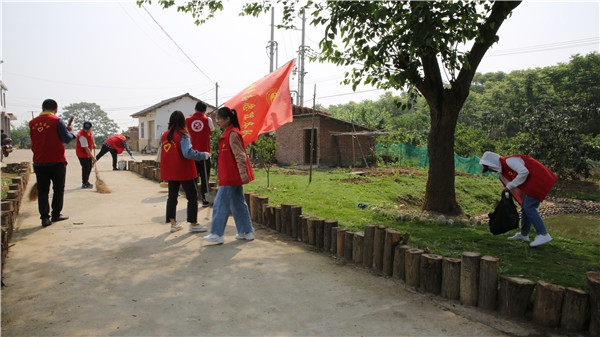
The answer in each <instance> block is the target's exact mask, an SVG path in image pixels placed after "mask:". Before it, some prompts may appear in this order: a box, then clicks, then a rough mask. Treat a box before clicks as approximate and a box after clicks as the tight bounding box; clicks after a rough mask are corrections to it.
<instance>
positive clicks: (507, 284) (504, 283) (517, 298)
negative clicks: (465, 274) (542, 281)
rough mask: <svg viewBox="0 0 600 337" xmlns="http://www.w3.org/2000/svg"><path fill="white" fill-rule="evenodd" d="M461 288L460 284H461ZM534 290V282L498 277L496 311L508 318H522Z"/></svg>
mask: <svg viewBox="0 0 600 337" xmlns="http://www.w3.org/2000/svg"><path fill="white" fill-rule="evenodd" d="M461 286H462V284H461ZM534 288H535V282H533V281H530V280H526V279H522V278H518V277H507V276H500V294H499V298H500V300H499V305H498V311H499V312H500V314H502V315H505V316H509V317H523V316H524V315H525V311H527V305H528V304H529V299H530V298H531V294H532V293H533V289H534Z"/></svg>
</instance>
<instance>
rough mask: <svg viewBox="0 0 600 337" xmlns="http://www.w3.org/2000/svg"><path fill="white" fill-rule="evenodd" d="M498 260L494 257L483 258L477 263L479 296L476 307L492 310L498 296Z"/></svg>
mask: <svg viewBox="0 0 600 337" xmlns="http://www.w3.org/2000/svg"><path fill="white" fill-rule="evenodd" d="M499 267H500V259H499V258H497V257H494V256H484V257H482V258H481V260H480V262H479V294H478V295H477V306H478V307H480V308H483V309H488V310H494V309H495V308H496V297H497V296H498V269H499Z"/></svg>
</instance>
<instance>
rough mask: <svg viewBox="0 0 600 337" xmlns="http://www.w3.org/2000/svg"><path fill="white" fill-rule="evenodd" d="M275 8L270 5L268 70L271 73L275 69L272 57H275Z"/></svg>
mask: <svg viewBox="0 0 600 337" xmlns="http://www.w3.org/2000/svg"><path fill="white" fill-rule="evenodd" d="M276 43H277V42H275V8H273V7H271V40H270V41H269V59H270V61H271V62H270V65H269V72H270V73H272V72H273V70H274V69H275V68H274V67H273V59H274V58H275V44H276Z"/></svg>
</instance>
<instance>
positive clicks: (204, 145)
mask: <svg viewBox="0 0 600 337" xmlns="http://www.w3.org/2000/svg"><path fill="white" fill-rule="evenodd" d="M185 126H186V127H187V131H188V132H189V133H190V138H191V139H192V148H193V149H194V150H197V151H200V152H210V133H211V132H212V131H210V127H209V126H208V117H206V116H205V115H204V114H203V113H200V112H196V113H195V114H193V115H191V116H190V117H188V118H186V119H185Z"/></svg>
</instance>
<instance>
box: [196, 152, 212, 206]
mask: <svg viewBox="0 0 600 337" xmlns="http://www.w3.org/2000/svg"><path fill="white" fill-rule="evenodd" d="M196 172H198V177H200V193H201V194H202V199H204V195H205V194H206V192H207V191H208V179H210V158H208V159H205V160H200V161H196ZM197 182H198V178H196V183H197Z"/></svg>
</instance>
